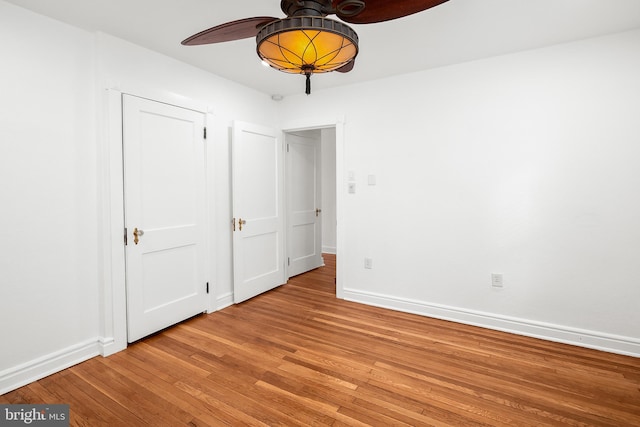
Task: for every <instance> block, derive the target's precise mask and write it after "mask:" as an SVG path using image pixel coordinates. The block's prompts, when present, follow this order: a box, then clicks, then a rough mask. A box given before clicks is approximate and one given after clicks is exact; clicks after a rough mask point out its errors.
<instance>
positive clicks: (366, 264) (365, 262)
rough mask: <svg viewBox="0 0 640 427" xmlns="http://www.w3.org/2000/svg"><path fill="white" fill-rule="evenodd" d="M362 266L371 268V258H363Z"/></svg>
mask: <svg viewBox="0 0 640 427" xmlns="http://www.w3.org/2000/svg"><path fill="white" fill-rule="evenodd" d="M364 268H366V269H367V270H371V269H372V268H373V260H372V259H371V258H365V259H364Z"/></svg>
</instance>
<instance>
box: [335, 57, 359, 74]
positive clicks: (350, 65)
mask: <svg viewBox="0 0 640 427" xmlns="http://www.w3.org/2000/svg"><path fill="white" fill-rule="evenodd" d="M355 65H356V60H355V59H354V60H353V61H349V62H347V63H346V64H344V65H343V66H342V67H340V68H336V69H335V70H334V71H337V72H339V73H348V72H349V71H351V70H353V67H354V66H355Z"/></svg>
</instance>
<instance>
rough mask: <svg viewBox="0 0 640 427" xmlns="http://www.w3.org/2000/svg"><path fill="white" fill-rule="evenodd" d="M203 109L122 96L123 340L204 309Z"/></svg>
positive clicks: (151, 330) (178, 320) (133, 338)
mask: <svg viewBox="0 0 640 427" xmlns="http://www.w3.org/2000/svg"><path fill="white" fill-rule="evenodd" d="M204 126H205V116H204V114H202V113H199V112H196V111H192V110H187V109H184V108H179V107H176V106H172V105H167V104H163V103H159V102H155V101H150V100H147V99H143V98H137V97H134V96H128V95H124V96H123V140H124V143H123V144H124V146H123V151H124V181H125V189H124V190H125V191H124V193H125V225H126V228H127V240H128V242H127V246H126V262H127V265H126V281H127V325H128V341H129V342H133V341H135V340H138V339H140V338H142V337H144V336H146V335H149V334H151V333H153V332H156V331H158V330H160V329H163V328H165V327H167V326H170V325H173V324H175V323H177V322H180V321H182V320H184V319H187V318H189V317H191V316H193V315H195V314H198V313H201V312H203V311H205V309H206V292H207V289H206V288H207V284H206V281H205V272H204V266H205V256H206V253H205V250H206V249H205V240H204V236H205V234H206V233H205V226H204V224H205V206H206V205H205V155H204V154H205V147H204V135H203V132H204Z"/></svg>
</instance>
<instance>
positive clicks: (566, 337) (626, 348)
mask: <svg viewBox="0 0 640 427" xmlns="http://www.w3.org/2000/svg"><path fill="white" fill-rule="evenodd" d="M343 296H344V299H346V300H348V301H353V302H359V303H363V304H368V305H373V306H377V307H383V308H389V309H392V310H397V311H402V312H406V313H413V314H419V315H422V316H427V317H433V318H436V319H442V320H449V321H452V322H457V323H464V324H467V325H473V326H479V327H482V328H487V329H493V330H497V331H503V332H509V333H512V334H517V335H524V336H528V337H533V338H540V339H543V340H547V341H554V342H560V343H563V344H571V345H575V346H579V347H586V348H591V349H595V350H601V351H606V352H609V353H616V354H623V355H625V356H633V357H640V340H638V339H635V338H631V337H625V336H618V335H612V334H605V333H601V332H597V331H589V330H582V329H577V328H570V327H566V326H562V325H554V324H549V323H543V322H536V321H530V320H526V319H519V318H514V317H508V316H500V315H496V314H492V313H484V312H479V311H473V310H466V309H461V308H456V307H449V306H444V305H439V304H430V303H425V302H422V301H417V300H410V299H404V298H396V297H392V296H389V295H382V294H376V293H370V292H362V291H358V290H355V289H344V293H343Z"/></svg>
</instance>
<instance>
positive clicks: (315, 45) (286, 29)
mask: <svg viewBox="0 0 640 427" xmlns="http://www.w3.org/2000/svg"><path fill="white" fill-rule="evenodd" d="M257 42H258V48H257V50H258V55H259V56H260V58H262V60H263V61H265V62H266V63H268V64H269V65H270V66H271V67H273V68H276V69H278V70H280V71H284V72H286V73H296V74H307V75H309V74H310V73H325V72H328V71H333V70H336V69H338V68H340V67H342V66H344V65H345V64H347V63H348V62H349V61H352V60H353V59H354V58H355V57H356V55H357V54H358V35H357V34H356V33H355V31H353V30H352V29H351V28H350V27H349V26H347V25H345V24H343V23H341V22H337V21H332V20H330V19H326V18H322V17H316V16H296V17H290V18H285V19H280V20H277V21H273V22H271V23H269V24H267V25H266V26H264V27H263V28H262V29H261V30H260V32H259V33H258V36H257Z"/></svg>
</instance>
